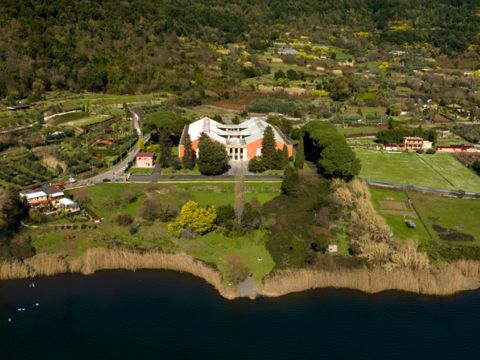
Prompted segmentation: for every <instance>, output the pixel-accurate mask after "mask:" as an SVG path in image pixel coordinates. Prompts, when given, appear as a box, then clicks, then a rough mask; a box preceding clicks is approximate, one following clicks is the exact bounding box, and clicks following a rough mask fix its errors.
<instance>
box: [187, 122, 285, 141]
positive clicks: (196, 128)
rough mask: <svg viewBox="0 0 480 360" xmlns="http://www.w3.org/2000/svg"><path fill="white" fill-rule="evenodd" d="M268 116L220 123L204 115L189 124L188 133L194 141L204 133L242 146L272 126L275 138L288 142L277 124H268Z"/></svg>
mask: <svg viewBox="0 0 480 360" xmlns="http://www.w3.org/2000/svg"><path fill="white" fill-rule="evenodd" d="M266 119H267V118H266V117H252V118H250V119H248V120H246V121H244V122H242V123H241V124H220V123H219V122H217V121H215V120H212V119H210V118H208V117H204V118H202V119H200V120H197V121H195V122H193V123H191V124H190V125H189V126H188V134H189V135H190V139H191V140H192V141H195V140H198V139H199V138H200V136H201V135H202V133H205V134H207V135H208V136H209V137H210V138H212V139H213V140H215V141H218V142H220V143H222V144H225V145H230V146H241V145H246V144H250V143H252V142H254V141H256V140H259V139H262V138H263V133H264V131H265V129H266V128H267V127H268V126H271V128H272V130H273V133H274V137H275V140H277V141H280V142H282V143H285V144H288V143H289V142H288V140H287V139H286V138H285V136H284V135H283V134H282V133H281V131H280V130H279V129H277V128H276V127H275V126H272V125H270V124H268V123H267V122H266V121H265V120H266Z"/></svg>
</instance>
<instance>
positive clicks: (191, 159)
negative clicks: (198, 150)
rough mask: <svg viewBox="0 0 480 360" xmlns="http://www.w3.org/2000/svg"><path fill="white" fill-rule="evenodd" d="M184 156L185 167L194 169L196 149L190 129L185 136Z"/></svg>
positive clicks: (183, 163) (183, 164)
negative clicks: (193, 146) (194, 149)
mask: <svg viewBox="0 0 480 360" xmlns="http://www.w3.org/2000/svg"><path fill="white" fill-rule="evenodd" d="M183 149H184V152H183V157H182V166H183V167H184V168H185V169H189V170H191V169H193V168H194V167H195V160H196V159H195V157H196V156H195V151H193V149H192V140H191V139H190V135H189V134H188V131H186V132H185V137H184V139H183Z"/></svg>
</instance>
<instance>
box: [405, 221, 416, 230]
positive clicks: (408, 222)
mask: <svg viewBox="0 0 480 360" xmlns="http://www.w3.org/2000/svg"><path fill="white" fill-rule="evenodd" d="M405 225H407V227H408V228H410V229H415V228H416V227H417V224H415V222H414V221H413V220H409V219H407V220H405Z"/></svg>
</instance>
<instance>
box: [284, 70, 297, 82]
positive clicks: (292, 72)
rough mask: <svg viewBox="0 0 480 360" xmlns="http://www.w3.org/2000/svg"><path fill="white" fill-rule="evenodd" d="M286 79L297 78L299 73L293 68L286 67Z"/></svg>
mask: <svg viewBox="0 0 480 360" xmlns="http://www.w3.org/2000/svg"><path fill="white" fill-rule="evenodd" d="M287 79H288V80H298V79H299V75H298V73H297V72H296V71H295V70H293V69H288V70H287Z"/></svg>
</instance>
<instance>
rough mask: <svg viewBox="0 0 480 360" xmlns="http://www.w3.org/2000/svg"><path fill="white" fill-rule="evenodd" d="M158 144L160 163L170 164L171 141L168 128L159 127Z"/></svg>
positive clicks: (165, 165) (166, 165)
mask: <svg viewBox="0 0 480 360" xmlns="http://www.w3.org/2000/svg"><path fill="white" fill-rule="evenodd" d="M159 145H160V157H159V161H160V164H161V165H162V166H164V167H168V166H170V165H171V164H172V142H171V140H170V133H169V132H168V130H165V129H161V130H160V133H159Z"/></svg>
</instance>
